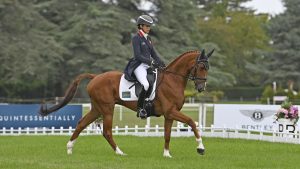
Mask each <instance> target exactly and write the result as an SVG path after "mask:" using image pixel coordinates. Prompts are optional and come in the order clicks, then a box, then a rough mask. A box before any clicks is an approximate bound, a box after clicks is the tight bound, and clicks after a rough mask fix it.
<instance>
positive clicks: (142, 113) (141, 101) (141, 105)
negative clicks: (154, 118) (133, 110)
mask: <svg viewBox="0 0 300 169" xmlns="http://www.w3.org/2000/svg"><path fill="white" fill-rule="evenodd" d="M146 94H147V91H146V90H145V89H144V87H143V88H142V91H141V93H140V95H139V99H138V104H137V106H138V108H137V115H136V116H137V117H140V118H141V119H146V118H147V112H146V110H145V108H144V105H145V99H146Z"/></svg>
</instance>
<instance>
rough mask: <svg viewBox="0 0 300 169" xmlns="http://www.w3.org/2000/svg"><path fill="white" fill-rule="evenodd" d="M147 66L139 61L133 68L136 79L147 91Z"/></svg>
mask: <svg viewBox="0 0 300 169" xmlns="http://www.w3.org/2000/svg"><path fill="white" fill-rule="evenodd" d="M149 67H150V66H148V65H147V64H145V63H141V64H140V65H139V66H138V67H137V68H136V69H135V70H134V74H135V77H136V78H137V80H138V81H139V82H140V83H141V84H142V85H143V86H144V89H145V90H146V91H147V90H148V89H149V82H148V80H147V69H148V68H149Z"/></svg>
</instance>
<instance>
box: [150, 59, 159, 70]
mask: <svg viewBox="0 0 300 169" xmlns="http://www.w3.org/2000/svg"><path fill="white" fill-rule="evenodd" d="M151 67H153V68H159V64H158V63H157V62H156V61H155V60H152V62H151Z"/></svg>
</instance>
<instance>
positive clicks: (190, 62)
mask: <svg viewBox="0 0 300 169" xmlns="http://www.w3.org/2000/svg"><path fill="white" fill-rule="evenodd" d="M197 55H198V53H197V52H191V53H187V54H185V55H183V56H181V57H180V58H178V59H176V60H175V61H173V62H172V63H171V64H170V65H169V66H168V67H167V70H169V71H171V72H175V73H176V74H177V75H181V76H182V77H187V76H188V75H189V73H190V71H191V69H192V67H193V66H194V64H195V61H196V56H197ZM182 77H181V78H178V76H177V77H175V76H174V80H175V81H176V82H177V83H179V82H181V83H182V84H183V85H184V87H185V86H186V83H187V78H182Z"/></svg>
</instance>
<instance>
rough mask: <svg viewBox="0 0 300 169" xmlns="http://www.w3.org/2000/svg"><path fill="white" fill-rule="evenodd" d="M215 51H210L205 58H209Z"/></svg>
mask: <svg viewBox="0 0 300 169" xmlns="http://www.w3.org/2000/svg"><path fill="white" fill-rule="evenodd" d="M214 51H215V49H213V50H211V51H210V52H209V53H208V54H207V58H209V57H210V56H211V55H212V54H213V53H214Z"/></svg>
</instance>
